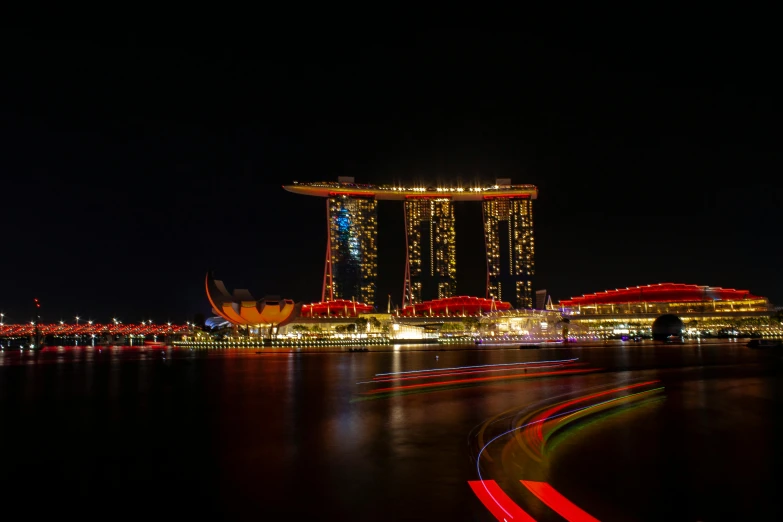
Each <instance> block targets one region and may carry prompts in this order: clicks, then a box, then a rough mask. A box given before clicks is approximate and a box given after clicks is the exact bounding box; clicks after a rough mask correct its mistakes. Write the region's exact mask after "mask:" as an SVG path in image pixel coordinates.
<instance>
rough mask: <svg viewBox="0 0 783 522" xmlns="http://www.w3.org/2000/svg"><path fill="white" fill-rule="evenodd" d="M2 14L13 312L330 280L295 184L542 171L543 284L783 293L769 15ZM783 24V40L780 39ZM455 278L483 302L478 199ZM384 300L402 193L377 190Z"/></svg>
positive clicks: (312, 290) (8, 274)
mask: <svg viewBox="0 0 783 522" xmlns="http://www.w3.org/2000/svg"><path fill="white" fill-rule="evenodd" d="M236 33H237V34H232V33H230V32H222V33H217V32H214V31H195V30H194V31H192V32H184V31H178V32H176V33H164V32H163V31H146V32H145V31H137V32H135V33H125V32H122V31H116V30H115V31H105V32H102V33H97V32H92V33H78V34H76V33H74V34H69V33H66V32H62V33H52V32H51V31H47V32H40V31H37V30H33V29H26V30H23V29H18V30H7V31H5V32H4V33H3V34H2V36H0V40H1V41H0V44H2V60H3V62H2V67H3V78H4V79H3V81H2V83H1V84H0V116H1V118H0V138H2V142H1V143H2V145H0V178H1V181H0V193H1V194H2V196H3V197H2V198H1V199H0V215H2V221H1V222H0V228H1V229H2V237H3V239H4V241H3V243H2V245H3V246H2V256H1V257H0V259H1V261H0V267H2V270H0V311H2V312H4V313H5V314H6V322H22V321H28V320H30V318H31V316H32V314H33V310H32V301H33V298H34V297H37V298H39V299H40V300H41V302H42V303H43V308H42V313H41V315H42V319H43V320H46V321H57V320H60V319H64V320H68V321H72V320H73V317H74V316H75V315H79V316H80V317H82V318H90V319H93V320H96V321H102V322H103V321H110V320H111V318H112V317H117V318H118V319H120V320H122V321H123V322H136V321H141V320H146V319H150V318H151V319H154V320H155V321H160V322H163V321H167V320H171V321H177V322H184V321H186V320H190V319H192V318H193V316H194V314H196V313H204V314H207V315H209V304H208V303H207V301H206V298H205V295H204V291H203V288H204V287H203V278H204V275H205V273H206V272H207V271H208V270H210V269H211V270H214V271H215V275H216V276H217V278H219V279H223V280H224V281H225V282H226V284H227V286H228V287H229V289H232V288H236V287H239V288H248V289H249V290H250V291H251V292H252V293H253V294H254V295H256V296H257V297H262V296H263V295H265V294H270V295H272V294H276V295H281V296H282V297H286V298H292V299H295V300H297V301H312V300H317V299H319V298H320V289H321V279H322V273H323V256H324V251H325V240H326V223H325V209H324V203H323V200H320V199H317V198H308V197H304V196H297V195H294V194H289V193H287V192H285V191H283V189H282V188H281V185H283V184H287V183H290V182H292V181H294V180H297V181H322V180H335V181H336V179H337V177H338V176H354V177H355V178H356V181H357V182H366V183H384V182H421V183H426V184H432V183H434V182H442V183H447V182H450V181H453V182H461V183H463V184H466V185H469V184H472V183H477V182H480V181H483V182H485V183H492V182H494V180H495V179H496V178H511V179H512V182H514V183H520V184H521V183H530V184H535V185H537V186H538V187H539V199H538V201H537V202H536V203H535V209H534V212H535V235H536V259H535V261H536V276H535V279H534V286H535V288H536V289H542V288H545V289H547V291H548V293H549V294H550V295H551V296H552V299H553V300H554V301H555V302H557V300H558V299H565V298H568V297H571V296H575V295H580V294H582V293H585V292H594V291H599V290H604V289H610V288H616V287H625V286H631V285H644V284H650V283H658V282H681V283H693V284H701V285H712V286H723V287H729V288H742V289H748V290H750V291H751V292H752V293H754V294H757V295H762V296H767V297H769V298H770V299H771V300H772V301H773V303H778V304H783V280H782V279H781V277H780V267H781V263H780V260H781V254H782V253H783V252H782V250H783V247H781V232H780V215H781V214H780V193H781V192H780V191H781V181H780V179H781V161H780V159H781V158H780V143H781V132H780V122H781V119H780V110H779V109H780V101H779V97H780V88H779V83H778V79H777V75H778V74H779V71H778V69H779V56H778V55H777V54H776V52H775V49H776V48H777V47H778V45H777V44H776V43H775V42H774V39H773V34H772V33H769V32H767V31H765V30H763V28H762V29H760V30H758V31H755V30H753V28H752V27H750V28H748V27H744V28H743V31H742V32H739V31H738V29H737V28H733V27H731V26H721V27H719V28H713V29H711V30H710V31H706V30H699V28H698V27H696V28H694V27H688V28H680V30H678V31H671V30H667V31H662V30H657V29H652V28H651V29H647V30H640V29H638V28H635V27H630V26H629V27H628V28H626V29H625V30H623V31H621V32H620V31H617V32H607V31H597V30H596V31H590V30H584V31H580V32H574V31H572V30H570V29H568V30H566V29H562V30H561V31H557V30H552V29H548V30H546V31H544V30H542V31H538V32H536V31H528V30H526V31H524V32H519V33H512V32H503V31H497V30H495V31H490V30H486V29H485V30H478V29H465V28H461V29H427V30H416V31H414V30H402V29H399V28H397V29H395V30H394V31H392V30H381V29H372V30H370V29H366V30H363V31H361V32H351V31H350V30H340V31H336V30H328V31H327V30H321V31H318V30H312V29H307V30H306V31H305V30H302V31H301V32H297V31H296V30H294V29H288V30H282V29H281V30H279V31H278V32H270V31H269V30H268V28H267V29H265V30H264V31H259V34H255V33H247V32H244V31H237V32H236ZM778 43H779V42H778ZM456 208H457V209H456V213H457V215H456V218H457V251H458V252H457V255H458V258H457V262H458V265H457V269H458V285H459V293H460V294H469V295H483V293H484V282H485V264H484V257H483V256H484V250H483V249H484V244H483V237H482V228H481V222H480V216H481V212H480V207H479V205H477V204H475V205H471V204H470V203H460V204H457V207H456ZM379 219H380V225H379V239H380V246H379V255H380V258H381V259H380V267H379V270H380V281H379V288H378V295H379V296H380V297H379V303H378V304H379V307H380V308H383V309H385V304H386V296H387V295H388V294H391V296H392V301H393V303H395V304H399V301H400V295H401V292H402V277H403V269H404V264H403V263H404V257H403V245H404V236H403V221H402V205H401V204H400V203H395V202H380V203H379Z"/></svg>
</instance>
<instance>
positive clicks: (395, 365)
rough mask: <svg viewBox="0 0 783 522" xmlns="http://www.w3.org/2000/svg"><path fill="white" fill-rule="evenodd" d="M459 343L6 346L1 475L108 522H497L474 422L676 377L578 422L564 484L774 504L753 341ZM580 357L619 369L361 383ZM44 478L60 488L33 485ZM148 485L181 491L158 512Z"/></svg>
mask: <svg viewBox="0 0 783 522" xmlns="http://www.w3.org/2000/svg"><path fill="white" fill-rule="evenodd" d="M451 348H452V347H449V349H447V350H446V351H439V347H437V346H432V345H423V346H413V345H401V346H398V347H393V348H392V347H387V348H385V349H384V347H377V346H373V347H370V352H363V353H356V352H352V353H348V352H339V351H336V350H335V349H331V350H328V351H327V350H319V351H318V352H314V353H312V352H306V351H302V350H300V351H294V352H275V351H264V350H243V349H234V350H219V351H213V350H190V349H178V348H172V347H167V348H164V349H161V348H159V347H155V348H148V347H132V348H131V347H105V346H104V347H101V346H96V347H94V348H93V347H90V346H87V347H76V348H74V347H62V348H52V349H49V348H47V349H46V350H44V351H42V352H30V351H24V352H19V351H18V350H10V351H4V352H0V426H2V427H3V429H2V430H0V444H2V445H3V447H4V448H16V447H18V446H17V445H18V443H19V441H24V442H25V443H24V448H26V449H24V450H18V451H16V450H14V451H8V450H6V451H5V452H4V461H3V466H0V482H1V483H0V486H2V488H3V491H4V492H5V494H6V495H8V496H9V498H15V499H17V500H19V501H25V500H27V501H29V502H30V503H34V502H35V499H37V498H38V497H39V496H41V495H42V496H44V497H45V498H47V499H48V501H47V503H46V505H45V506H43V507H42V509H46V506H49V505H51V506H52V507H51V508H49V509H51V510H52V513H54V510H55V509H56V508H55V507H54V506H56V505H57V503H58V502H68V503H69V504H73V503H77V504H78V503H81V504H83V505H87V504H89V505H91V506H94V516H92V518H95V519H96V520H97V519H98V517H99V516H100V515H99V513H101V509H104V510H110V509H116V508H115V506H118V505H119V506H123V511H124V512H126V513H127V514H128V515H129V516H131V515H137V516H148V514H149V513H150V510H153V509H156V510H157V511H155V513H158V514H161V515H164V514H166V513H169V514H171V515H174V516H199V517H202V516H215V517H220V518H221V519H231V520H245V519H247V520H251V519H252V520H258V519H259V518H261V519H263V518H265V517H267V518H268V517H271V516H275V517H282V516H294V515H295V516H301V517H305V516H308V517H313V518H316V517H318V518H325V517H337V518H338V519H341V520H369V519H373V520H400V519H405V520H425V519H427V520H489V519H490V517H489V516H488V513H487V512H486V510H485V509H484V507H483V506H482V505H481V504H480V503H479V502H478V501H477V500H476V498H475V497H474V495H473V494H472V492H471V491H470V489H469V488H468V487H467V481H468V480H474V479H476V478H477V477H476V475H475V463H474V462H472V461H471V460H470V455H471V449H470V447H469V443H470V441H469V434H470V433H471V431H472V430H473V429H474V428H475V427H476V426H478V425H480V424H481V423H483V422H485V421H486V420H487V419H489V418H491V417H493V416H495V415H498V414H500V413H502V412H504V411H506V410H513V409H520V408H524V407H525V406H526V405H529V404H534V403H537V402H538V401H543V400H546V399H547V398H549V397H553V396H555V395H560V394H565V393H577V394H578V393H581V392H582V391H583V390H585V389H589V388H591V387H594V386H603V385H609V384H616V383H623V382H627V381H628V380H629V379H631V378H647V379H661V380H662V382H663V383H664V384H665V386H666V400H665V401H664V402H662V403H660V405H658V406H656V407H655V408H646V407H642V408H638V409H637V410H634V411H630V410H629V411H628V412H627V413H626V414H624V415H618V416H614V417H609V418H606V419H604V420H600V421H596V422H593V423H590V424H585V425H582V426H578V428H579V429H573V430H571V428H569V430H568V432H567V433H566V435H567V436H565V437H563V438H562V440H561V441H560V442H559V443H558V445H557V446H556V451H554V452H553V454H552V456H551V459H550V461H549V462H548V468H547V470H548V471H547V475H546V476H547V478H548V479H549V480H550V481H551V482H552V483H553V484H554V485H556V486H557V488H558V490H560V491H561V492H563V493H564V494H566V496H568V497H569V498H571V499H572V500H574V501H575V502H577V503H578V504H579V505H580V506H581V507H583V508H584V509H585V510H586V511H588V512H590V513H591V514H593V515H595V516H597V517H598V518H599V519H602V520H603V519H606V520H613V519H614V520H675V519H681V520H696V519H699V518H700V517H701V519H703V520H715V519H721V518H723V519H727V518H734V519H742V518H753V517H758V516H760V515H762V514H768V513H769V510H770V509H776V508H775V498H776V493H775V492H774V491H773V490H772V489H771V488H772V487H773V486H774V484H775V483H776V482H777V483H779V482H780V481H781V479H782V478H783V477H781V474H780V471H779V470H780V466H779V465H780V464H781V450H780V449H779V444H778V443H777V441H778V440H780V436H781V435H783V433H781V430H782V429H783V426H781V423H780V419H781V418H783V417H782V416H781V413H782V411H781V399H783V397H781V392H780V390H781V389H783V387H782V386H780V385H781V382H780V367H781V365H780V357H779V355H777V354H774V353H772V354H770V353H762V352H759V351H754V350H748V349H746V348H744V346H742V345H740V344H738V343H733V344H710V343H701V344H697V343H694V344H685V345H681V346H667V345H652V344H646V343H643V344H642V345H625V346H621V345H619V344H607V345H602V346H595V347H587V348H580V347H571V346H569V347H562V348H556V349H544V350H516V349H490V350H487V349H486V348H484V349H475V347H471V346H466V347H457V348H459V349H451ZM257 351H258V352H261V353H256V352H257ZM436 356H437V359H436ZM572 357H578V358H579V359H580V361H584V362H586V363H589V365H590V367H593V368H601V369H603V370H601V371H598V372H595V373H590V374H585V375H574V376H553V377H548V378H540V379H527V380H508V381H502V380H501V381H493V382H491V383H479V384H478V385H475V386H471V387H464V388H459V387H451V388H446V389H438V390H433V391H426V392H424V393H417V394H414V395H401V394H391V395H389V396H388V397H384V398H380V399H377V400H370V401H359V402H355V401H354V399H356V398H357V397H358V396H359V393H360V391H362V390H363V389H366V388H362V387H361V386H360V385H357V384H356V383H357V382H360V381H365V380H371V379H372V377H373V376H374V375H375V374H378V373H388V372H401V371H408V370H420V369H434V368H450V367H457V366H467V365H480V364H503V363H511V362H521V361H537V360H551V359H554V358H558V359H559V358H572ZM512 464H513V463H512ZM42 477H45V478H46V481H45V484H49V483H56V484H57V487H56V488H54V487H43V488H36V489H30V488H29V487H28V486H27V484H30V483H39V484H43V483H44V482H42V481H43V479H42ZM139 491H149V492H150V494H144V495H138V494H137V492H139ZM152 491H165V494H166V495H167V497H168V498H176V499H179V500H178V501H177V502H175V503H171V504H169V505H168V507H163V508H162V511H161V508H160V507H159V506H160V504H159V503H158V501H157V500H156V498H154V497H155V495H154V494H152V493H151V492H152ZM509 493H510V494H511V493H512V491H511V490H509ZM514 494H515V495H517V498H518V500H519V501H520V502H522V501H524V500H525V499H524V497H520V496H519V493H518V492H516V493H514ZM686 498H687V499H688V501H687V503H686V504H685V505H682V500H683V499H686ZM662 499H669V500H666V501H663V500H662ZM528 500H529V499H528ZM38 504H40V502H39V503H38ZM718 506H719V507H718ZM535 512H536V516H537V518H540V519H541V520H547V519H551V520H554V519H556V518H555V517H553V516H552V515H551V513H548V512H547V511H546V508H541V507H540V506H539V508H537V509H536V510H535ZM145 514H146V515H145ZM292 514H293V515H292ZM728 515H731V516H728ZM90 517H91V516H88V517H87V518H90Z"/></svg>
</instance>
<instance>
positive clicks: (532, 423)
mask: <svg viewBox="0 0 783 522" xmlns="http://www.w3.org/2000/svg"><path fill="white" fill-rule="evenodd" d="M653 382H658V381H649V382H647V383H646V384H650V383H653ZM632 386H636V385H632ZM616 400H617V398H615V399H610V400H607V401H603V402H599V403H598V404H592V405H589V406H582V407H580V408H574V409H573V410H568V411H563V412H560V413H555V414H554V415H551V416H549V417H546V418H542V419H537V420H531V421H529V422H527V423H525V424H522V425H520V426H516V427H514V428H511V429H509V430H506V431H504V432H503V433H501V434H499V435H496V436H495V437H493V438H492V439H491V440H490V441H489V442H487V443H486V444H484V446H483V447H482V448H481V449H480V450H479V452H478V455H476V473H477V474H478V477H479V480H478V482H481V484H482V486H484V490H485V491H486V493H487V495H489V497H490V498H491V499H492V500H493V501H494V502H495V504H496V505H497V506H498V507H499V508H500V509H501V510H502V511H503V512H504V513H505V514H506V515H507V516H508V517H510V518H512V519H513V518H514V517H513V516H512V515H511V514H510V513H509V512H508V511H506V509H505V508H504V507H503V505H502V504H501V503H499V502H498V501H497V499H496V498H495V497H494V496H493V495H492V493H491V492H490V491H489V489H488V488H487V487H486V485H485V484H484V482H486V481H485V480H484V478H483V477H482V475H481V455H482V454H483V453H484V451H485V450H486V449H487V448H488V447H489V446H490V444H492V443H493V442H495V441H496V440H498V439H499V438H501V437H505V436H506V435H508V434H509V433H513V432H515V431H519V430H523V429H525V428H527V427H528V426H533V425H536V424H540V423H542V422H545V421H547V420H551V419H556V418H558V417H564V416H566V415H571V414H574V413H577V412H580V411H582V410H586V409H588V408H595V407H597V406H601V405H602V404H607V403H610V402H614V401H616Z"/></svg>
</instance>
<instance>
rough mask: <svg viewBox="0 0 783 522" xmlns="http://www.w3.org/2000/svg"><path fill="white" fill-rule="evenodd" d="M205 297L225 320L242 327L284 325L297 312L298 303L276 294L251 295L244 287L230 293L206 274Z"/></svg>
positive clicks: (219, 282) (218, 281)
mask: <svg viewBox="0 0 783 522" xmlns="http://www.w3.org/2000/svg"><path fill="white" fill-rule="evenodd" d="M204 284H205V286H206V291H207V298H208V299H209V302H210V304H211V305H212V308H213V310H214V312H215V313H216V314H217V315H219V316H220V317H222V318H224V319H225V320H226V321H228V322H230V323H231V324H235V325H243V326H261V325H267V326H283V325H285V324H287V323H289V322H290V321H292V320H293V319H295V318H296V317H297V316H298V315H299V310H300V309H301V307H302V304H301V303H294V301H293V300H291V299H280V298H279V297H270V296H267V297H264V298H263V299H260V300H258V299H256V298H254V297H253V296H252V295H251V294H250V292H249V291H248V290H246V289H244V288H242V289H235V290H234V293H233V294H231V293H229V292H228V290H226V285H224V284H223V281H220V280H217V279H214V278H213V277H212V275H211V274H207V276H206V279H205V281H204Z"/></svg>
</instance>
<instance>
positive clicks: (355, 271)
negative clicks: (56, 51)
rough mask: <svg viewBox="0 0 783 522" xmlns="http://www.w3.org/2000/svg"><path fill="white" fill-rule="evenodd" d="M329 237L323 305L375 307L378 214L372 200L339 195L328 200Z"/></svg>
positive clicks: (322, 296)
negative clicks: (349, 302) (349, 303)
mask: <svg viewBox="0 0 783 522" xmlns="http://www.w3.org/2000/svg"><path fill="white" fill-rule="evenodd" d="M326 213H327V223H328V233H329V237H328V240H327V242H326V264H325V266H324V282H323V289H322V292H321V300H322V301H327V300H328V301H333V300H335V299H349V300H356V301H359V302H362V303H366V304H371V305H372V304H375V292H376V280H377V277H378V212H377V202H376V201H375V199H374V198H372V197H352V196H348V195H337V196H335V197H330V198H328V199H327V200H326Z"/></svg>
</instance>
